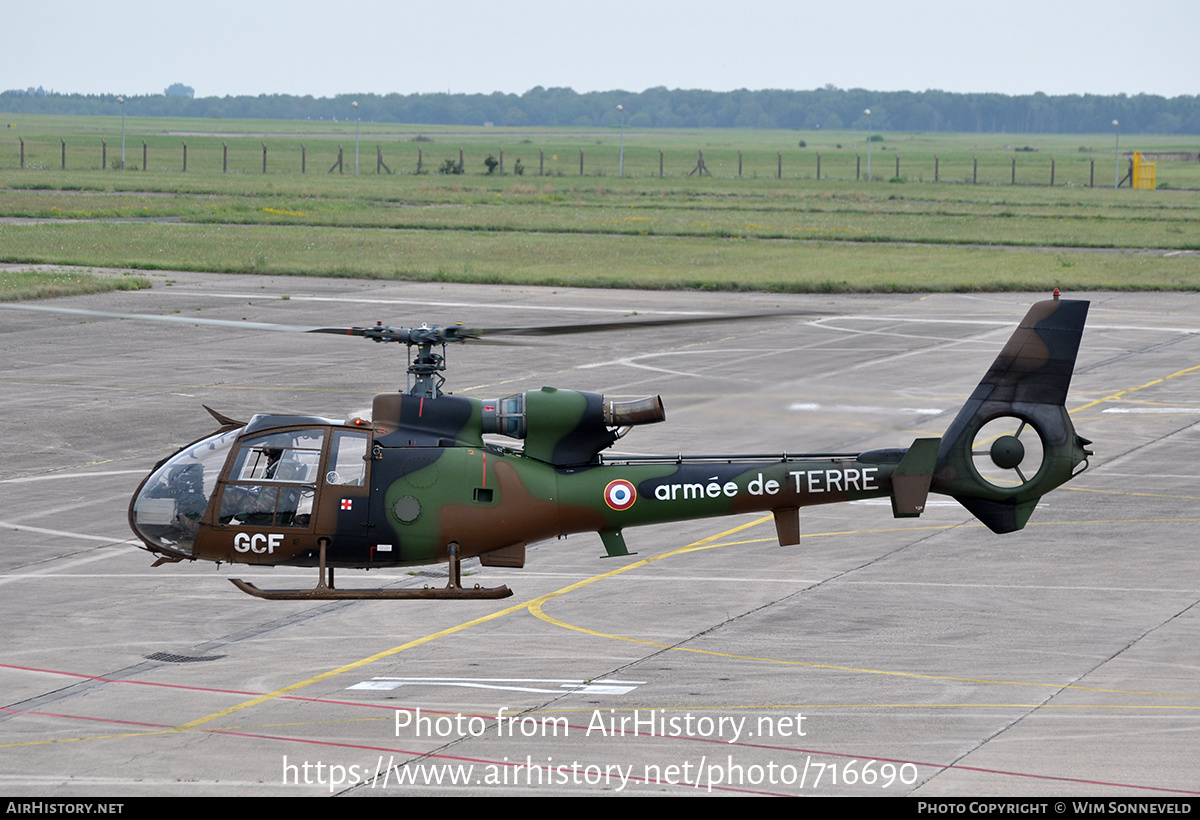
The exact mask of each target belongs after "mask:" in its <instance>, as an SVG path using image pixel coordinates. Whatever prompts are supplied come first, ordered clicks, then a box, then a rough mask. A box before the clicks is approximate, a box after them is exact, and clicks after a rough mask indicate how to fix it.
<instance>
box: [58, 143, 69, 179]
mask: <svg viewBox="0 0 1200 820" xmlns="http://www.w3.org/2000/svg"><path fill="white" fill-rule="evenodd" d="M59 139H60V140H62V169H63V170H64V171H65V170H67V141H66V140H65V139H63V138H62V137H59Z"/></svg>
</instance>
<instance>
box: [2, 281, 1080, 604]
mask: <svg viewBox="0 0 1200 820" xmlns="http://www.w3.org/2000/svg"><path fill="white" fill-rule="evenodd" d="M1088 306H1089V303H1088V302H1087V301H1082V300H1067V299H1061V298H1060V295H1059V293H1058V291H1057V290H1055V291H1054V294H1053V298H1052V299H1047V300H1044V301H1040V302H1037V303H1035V304H1034V305H1033V306H1032V307H1031V308H1030V309H1029V311H1028V313H1027V314H1026V316H1025V317H1024V319H1023V320H1022V321H1021V322H1020V324H1019V325H1018V327H1017V328H1016V330H1015V331H1014V332H1013V334H1012V336H1011V337H1010V338H1009V340H1008V342H1007V344H1006V345H1005V346H1004V348H1003V349H1002V350H1001V352H1000V354H999V355H998V356H997V357H996V359H995V361H994V363H993V364H992V366H991V368H990V369H989V370H988V371H987V373H986V374H985V375H984V377H983V379H982V380H981V381H980V382H979V385H978V386H977V387H976V388H975V390H974V392H973V393H971V395H970V397H969V398H968V399H967V401H966V403H965V404H964V405H963V407H962V408H961V409H960V411H959V412H958V414H957V416H956V417H955V419H954V420H953V422H952V423H951V424H950V426H949V428H948V429H947V430H946V432H945V434H944V435H943V436H942V437H940V438H934V437H926V438H918V439H916V440H914V441H913V442H912V443H911V444H909V445H908V446H907V447H895V448H886V449H876V450H870V451H866V452H861V453H808V454H794V453H787V452H781V453H744V454H721V455H707V454H698V455H684V454H676V455H659V456H653V455H651V456H632V455H605V454H604V451H605V450H607V449H609V448H610V447H611V446H612V445H613V444H614V443H615V442H616V441H617V440H618V439H619V438H621V437H623V436H624V435H626V434H627V433H629V432H630V431H631V430H632V428H634V427H637V426H640V425H646V424H655V423H660V422H663V421H665V420H666V413H665V410H664V407H663V403H662V400H661V398H660V397H659V396H648V397H645V398H640V399H633V400H625V401H615V400H612V399H610V398H607V397H605V396H604V395H602V394H599V393H592V392H586V391H579V390H571V389H562V388H554V387H543V388H541V389H538V390H529V391H526V392H523V393H516V394H512V395H508V396H501V397H496V398H476V397H473V396H459V395H455V394H453V393H449V392H445V391H443V389H442V387H443V385H444V383H445V377H444V376H443V375H442V374H443V372H444V371H445V369H446V358H445V353H446V349H447V346H448V345H452V344H466V343H472V342H485V341H486V342H493V343H495V342H503V341H505V339H506V337H521V336H552V335H559V334H567V333H581V332H598V331H606V330H615V329H628V328H630V327H664V326H670V325H677V324H695V323H698V322H721V321H731V320H740V321H758V320H762V319H764V318H766V317H778V316H780V315H792V314H778V313H776V314H757V315H752V316H745V315H743V316H733V317H729V316H716V317H703V318H697V317H691V318H682V319H681V318H670V319H659V320H651V321H645V320H627V321H620V322H609V323H604V324H591V325H551V326H541V327H515V328H483V327H478V328H471V327H466V326H463V325H451V326H446V327H442V326H436V325H434V326H430V325H422V326H421V327H417V328H404V327H391V326H385V325H383V324H382V323H378V324H376V325H374V326H370V327H340V328H330V327H315V328H314V327H294V326H288V325H274V324H262V323H247V322H227V321H224V320H216V319H207V320H204V319H194V318H188V319H182V318H176V317H166V316H160V317H155V316H142V315H136V314H116V313H102V312H99V311H83V310H68V309H53V308H38V307H33V306H17V305H9V306H6V307H22V308H23V309H33V310H38V309H40V310H59V311H60V312H69V313H81V314H90V315H104V316H115V317H121V318H131V317H132V318H139V319H162V320H173V321H187V322H190V323H193V324H218V325H219V324H227V325H234V326H237V327H239V328H247V327H250V328H258V329H263V330H283V331H296V332H305V333H324V334H338V335H345V336H353V337H359V338H363V339H366V340H371V341H374V342H377V343H383V344H400V345H404V346H405V347H406V348H407V349H408V350H409V352H410V353H409V365H408V370H407V373H408V386H407V389H406V390H404V391H403V392H392V393H381V394H379V395H377V396H375V398H374V401H373V406H372V412H371V417H370V418H369V419H366V418H351V419H347V420H338V419H329V418H323V417H318V416H292V415H267V414H259V415H255V416H253V417H251V418H250V419H249V420H248V421H245V422H243V421H238V420H235V419H232V418H230V417H228V416H225V415H223V414H221V413H219V412H217V411H215V410H213V409H211V408H208V407H207V406H206V407H205V409H206V410H208V412H209V413H210V414H211V415H212V416H213V418H214V419H215V420H216V421H217V423H218V424H219V425H220V426H219V429H218V430H217V431H216V432H214V433H211V434H209V435H206V436H204V437H202V438H200V439H197V440H196V441H194V442H192V443H190V444H188V445H186V446H184V447H182V448H180V449H179V450H178V451H177V452H175V453H174V454H172V455H170V456H168V457H167V458H164V459H163V460H162V461H160V462H159V463H158V464H156V465H155V467H154V469H153V470H152V472H151V473H150V474H149V475H148V476H146V478H145V479H144V480H143V481H142V482H141V484H140V485H139V486H138V488H137V490H136V491H135V493H134V495H133V498H132V500H131V502H130V505H129V523H130V526H131V528H132V529H133V532H134V534H135V535H137V537H138V538H139V539H140V541H141V542H142V546H143V547H144V548H145V549H146V550H148V551H149V552H151V553H153V554H155V555H156V556H157V560H156V561H155V562H154V566H160V565H162V564H167V563H177V562H180V561H185V560H187V561H196V560H203V561H213V562H216V563H218V564H220V563H238V564H251V565H264V566H300V567H316V568H318V579H317V584H316V586H315V587H313V588H311V589H282V590H264V589H259V588H258V587H257V586H255V585H254V584H251V583H248V582H245V581H242V580H240V579H230V580H231V581H232V583H233V584H234V585H235V586H237V588H238V589H240V590H242V591H243V592H246V593H248V594H251V595H254V596H257V597H260V598H266V599H270V600H306V599H315V600H338V599H401V600H402V599H495V598H504V597H508V596H510V595H511V594H512V591H511V590H510V589H509V588H508V587H507V586H499V587H482V586H480V585H474V586H471V587H467V586H464V585H463V583H462V561H463V560H464V559H467V558H472V557H477V558H478V559H479V562H480V564H482V565H483V566H484V567H508V568H519V567H523V566H524V564H525V553H526V547H527V545H529V544H532V543H535V542H539V541H544V540H548V539H552V538H556V537H560V536H566V535H569V534H576V533H586V532H595V533H598V534H599V536H600V540H601V542H602V544H603V547H604V550H605V552H606V554H607V555H608V556H610V557H619V556H627V555H630V554H631V553H630V552H629V549H628V547H627V545H626V542H625V538H624V531H625V530H626V529H629V528H631V527H636V526H642V525H648V524H658V523H665V522H672V521H681V520H691V519H699V518H708V517H716V516H724V515H736V514H741V513H751V512H767V511H769V512H771V513H772V515H773V517H774V523H775V529H776V536H777V539H778V542H779V544H780V545H781V546H789V545H795V544H797V543H799V540H800V509H801V508H803V507H809V506H814V505H819V504H830V503H836V502H844V501H857V500H862V499H869V498H881V497H885V498H888V499H890V501H891V507H892V514H893V516H895V517H896V518H912V517H918V516H920V515H921V513H922V512H923V511H924V509H925V505H926V501H927V497H928V495H929V493H930V492H934V493H939V494H942V495H948V496H950V497H952V498H954V499H956V500H957V501H958V502H959V503H960V504H962V506H963V507H965V508H966V509H967V510H968V511H969V512H970V513H972V514H973V515H974V516H975V517H976V518H977V519H979V520H980V521H981V522H982V523H983V524H984V525H986V526H987V527H988V528H989V529H990V530H992V531H993V532H995V533H1009V532H1013V531H1016V530H1019V529H1021V528H1023V527H1024V526H1025V524H1026V522H1027V521H1028V520H1029V518H1030V516H1031V515H1032V513H1033V511H1034V509H1035V508H1036V506H1037V504H1038V501H1039V499H1040V498H1041V497H1042V496H1043V495H1045V494H1046V493H1047V492H1049V491H1051V490H1053V489H1054V488H1056V487H1058V486H1060V485H1061V484H1063V483H1065V482H1066V481H1068V480H1070V479H1071V478H1073V477H1074V476H1075V475H1078V474H1079V473H1080V472H1082V471H1083V470H1084V469H1086V468H1087V466H1088V458H1089V457H1090V456H1092V455H1093V454H1094V453H1093V451H1091V450H1089V449H1087V447H1088V445H1090V444H1091V441H1089V440H1088V439H1085V438H1083V437H1081V436H1079V435H1078V434H1076V432H1075V429H1074V426H1073V425H1072V423H1071V419H1070V416H1069V415H1068V413H1067V411H1066V408H1065V406H1064V405H1065V402H1066V397H1067V391H1068V388H1069V386H1070V381H1071V376H1072V373H1073V370H1074V366H1075V359H1076V356H1077V354H1078V350H1079V345H1080V341H1081V338H1082V333H1083V328H1084V324H1085V322H1086V319H1087V312H1088ZM435 348H440V350H441V352H440V353H439V352H436V350H435ZM1013 425H1016V432H1007V431H1008V430H1011V429H1012V427H1013ZM1001 431H1004V432H1001ZM485 436H488V438H487V439H485V438H484V437H485ZM497 438H501V439H507V440H511V441H513V442H514V444H511V445H510V444H507V443H503V444H501V443H496V439H497ZM515 442H521V443H522V445H521V446H520V447H518V446H516V444H515ZM441 562H446V563H447V564H448V567H449V581H448V583H447V585H446V586H445V587H428V586H426V587H424V588H383V589H353V590H351V589H338V588H336V587H335V585H334V569H335V568H347V569H349V568H355V569H371V568H377V567H399V566H418V565H426V564H433V563H441Z"/></svg>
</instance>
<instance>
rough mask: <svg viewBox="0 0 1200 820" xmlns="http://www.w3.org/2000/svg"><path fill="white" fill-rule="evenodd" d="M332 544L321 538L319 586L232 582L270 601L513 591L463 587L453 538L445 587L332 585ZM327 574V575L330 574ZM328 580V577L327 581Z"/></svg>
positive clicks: (477, 596)
mask: <svg viewBox="0 0 1200 820" xmlns="http://www.w3.org/2000/svg"><path fill="white" fill-rule="evenodd" d="M328 546H329V541H328V540H327V539H321V556H320V564H319V567H320V576H319V578H318V580H317V585H316V586H315V587H313V588H312V589H259V588H258V587H256V586H255V585H254V584H251V583H249V582H247V581H243V580H241V579H240V578H230V579H229V580H230V582H231V583H232V584H233V585H234V586H235V587H237V588H238V589H240V590H241V591H242V592H245V593H246V594H247V595H253V596H254V597H256V598H266V599H267V600H270V601H345V600H351V601H353V600H365V601H377V600H390V601H405V600H423V599H434V600H473V599H474V600H486V599H493V598H507V597H509V596H510V595H512V590H511V589H509V588H508V587H507V586H504V585H501V586H498V587H481V586H479V585H476V586H473V587H470V588H464V587H463V585H462V559H461V558H460V557H459V546H458V542H457V541H451V542H450V544H449V547H448V552H449V558H450V580H449V582H448V583H447V584H446V586H444V587H422V588H421V589H413V588H401V589H335V588H334V586H333V567H331V566H327V565H326V563H325V549H326V547H328ZM327 573H328V574H327ZM327 579H328V580H327Z"/></svg>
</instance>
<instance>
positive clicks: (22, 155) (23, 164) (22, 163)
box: [17, 137, 25, 171]
mask: <svg viewBox="0 0 1200 820" xmlns="http://www.w3.org/2000/svg"><path fill="white" fill-rule="evenodd" d="M17 139H18V140H21V170H22V171H24V170H25V140H23V139H21V138H20V137H17Z"/></svg>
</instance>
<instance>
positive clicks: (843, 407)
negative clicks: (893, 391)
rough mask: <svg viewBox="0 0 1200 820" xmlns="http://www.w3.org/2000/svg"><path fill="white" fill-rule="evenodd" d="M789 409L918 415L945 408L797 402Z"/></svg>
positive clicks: (927, 414)
mask: <svg viewBox="0 0 1200 820" xmlns="http://www.w3.org/2000/svg"><path fill="white" fill-rule="evenodd" d="M788 409H789V410H797V411H800V412H805V413H815V412H818V411H821V410H823V411H825V412H827V413H915V414H917V415H918V416H940V415H941V414H942V413H945V412H946V411H945V410H939V409H938V408H936V407H901V408H899V409H896V408H894V407H867V406H862V405H852V404H830V405H825V404H815V403H813V402H797V403H796V404H789V405H788Z"/></svg>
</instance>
